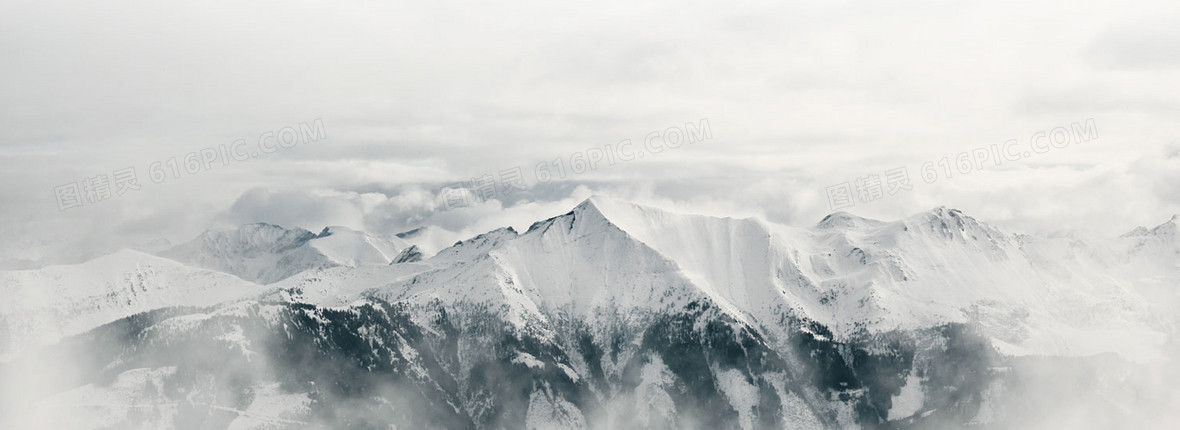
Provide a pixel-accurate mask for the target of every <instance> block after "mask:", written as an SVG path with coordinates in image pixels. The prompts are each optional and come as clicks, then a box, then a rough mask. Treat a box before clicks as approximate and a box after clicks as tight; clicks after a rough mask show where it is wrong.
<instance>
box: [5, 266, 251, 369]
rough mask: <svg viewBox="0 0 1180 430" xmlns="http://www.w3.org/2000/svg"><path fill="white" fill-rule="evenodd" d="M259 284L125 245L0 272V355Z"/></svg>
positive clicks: (235, 294) (217, 299)
mask: <svg viewBox="0 0 1180 430" xmlns="http://www.w3.org/2000/svg"><path fill="white" fill-rule="evenodd" d="M262 289H263V287H262V286H259V285H256V284H253V283H250V282H246V281H243V280H241V279H238V278H236V277H233V276H230V275H226V274H223V273H219V272H214V271H210V270H204V269H199V268H193V267H188V266H185V265H182V264H180V263H177V262H175V261H172V260H168V259H164V258H160V257H156V256H152V255H148V254H144V253H141V252H138V251H132V250H129V249H123V250H120V251H118V252H115V253H114V254H111V255H107V256H104V257H99V258H96V259H94V260H90V261H87V262H85V263H81V264H76V265H59V266H48V267H45V268H42V269H36V270H13V271H0V296H2V297H4V299H3V300H0V356H2V355H3V354H4V353H11V352H15V351H19V350H22V349H25V348H27V347H29V346H32V345H36V344H43V343H52V342H55V341H57V340H58V339H60V338H62V337H63V336H69V335H74V334H78V333H82V332H85V331H87V330H90V329H93V328H95V327H98V326H99V325H102V324H105V323H108V322H111V321H115V320H118V319H120V318H125V317H128V316H131V315H134V314H137V313H140V312H145V311H149V310H152V309H158V308H164V307H172V306H209V305H213V304H216V303H221V302H225V301H227V300H231V299H234V298H239V297H246V296H251V295H257V294H258V293H259V292H260V291H262Z"/></svg>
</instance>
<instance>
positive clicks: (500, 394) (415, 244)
mask: <svg viewBox="0 0 1180 430" xmlns="http://www.w3.org/2000/svg"><path fill="white" fill-rule="evenodd" d="M1178 219H1180V218H1177V217H1173V218H1172V219H1171V220H1168V221H1166V222H1164V223H1163V224H1160V225H1158V226H1154V227H1143V228H1136V229H1134V230H1132V231H1130V232H1128V233H1127V234H1125V235H1122V236H1120V237H1114V238H1106V239H1092V238H1086V237H1083V236H1081V235H1078V234H1067V235H1054V236H1050V237H1045V236H1035V235H1028V234H1020V233H1013V232H1008V231H1004V230H1001V229H998V228H996V227H993V226H990V225H988V224H987V223H985V222H982V221H979V220H976V219H975V218H973V217H971V216H969V215H967V214H964V213H962V212H960V211H958V210H954V209H949V208H945V207H939V208H935V209H932V210H929V211H925V212H920V213H917V214H915V215H912V216H910V217H906V218H904V219H900V220H895V221H877V220H871V219H866V218H861V217H857V216H855V215H852V214H848V213H843V212H837V213H834V214H831V215H829V216H827V217H825V218H823V219H822V220H820V221H819V222H818V223H817V224H816V225H815V226H813V227H790V226H784V225H778V224H773V223H769V222H766V221H763V220H760V219H756V218H719V217H711V216H702V215H689V214H681V213H673V212H668V211H665V210H661V209H656V208H653V207H647V206H641V205H636V204H632V203H628V202H625V201H619V200H614V199H608V198H603V197H593V198H591V199H589V200H586V201H584V202H582V203H581V204H578V205H577V206H576V207H574V208H573V209H572V210H571V211H569V212H568V213H566V214H563V215H560V216H557V217H553V218H550V219H545V220H539V221H537V222H535V223H534V224H532V225H531V226H530V227H529V228H528V229H527V230H525V231H517V230H515V229H513V228H511V227H506V228H501V229H496V230H493V231H489V232H487V233H484V234H481V235H478V236H475V237H470V238H465V239H462V240H459V241H457V242H454V243H453V244H450V245H449V246H447V245H440V244H439V243H440V240H439V237H440V234H441V233H439V232H437V231H435V232H432V231H430V230H431V229H430V228H427V229H423V230H419V231H412V232H407V233H405V234H396V235H389V236H381V235H374V234H371V233H365V232H361V231H355V230H351V229H346V228H341V227H327V228H324V229H323V230H322V231H321V232H319V233H312V232H310V231H307V230H302V229H286V228H283V227H279V226H275V225H269V224H250V225H245V226H242V227H240V228H237V229H223V230H212V231H208V232H205V233H203V234H201V235H200V236H198V237H197V238H195V239H193V240H192V241H190V242H187V243H183V244H180V245H176V246H174V247H171V248H168V249H166V250H163V251H160V252H159V253H158V255H151V254H147V253H142V252H137V251H130V250H123V251H119V252H116V253H114V254H111V255H108V256H104V257H100V258H98V259H95V260H91V261H88V262H86V263H82V264H78V265H60V266H49V267H45V268H42V269H35V270H16V271H5V272H0V280H3V282H0V288H2V289H3V290H4V291H3V292H4V294H5V296H6V297H9V298H11V299H10V300H7V301H5V302H4V304H3V305H2V307H0V354H2V355H0V374H2V375H3V378H4V380H5V381H6V383H5V384H4V385H5V387H4V392H3V397H0V400H2V402H0V405H2V406H0V408H3V410H2V411H0V412H2V413H0V416H3V417H5V418H4V420H5V421H4V422H5V423H7V424H5V425H4V426H5V427H7V426H10V425H11V426H15V427H17V428H162V427H164V428H235V429H237V428H257V429H262V428H265V429H273V428H309V427H310V428H389V427H390V426H396V427H397V428H709V429H712V428H743V429H748V428H806V429H810V428H865V429H873V428H1043V427H1047V426H1048V427H1062V426H1065V427H1070V428H1111V427H1126V426H1133V427H1140V428H1169V424H1170V423H1173V422H1175V421H1173V419H1174V417H1173V416H1171V415H1169V414H1170V412H1168V411H1169V410H1170V409H1171V406H1172V405H1174V404H1175V402H1176V398H1175V396H1174V394H1173V391H1174V389H1172V386H1173V385H1172V382H1174V381H1176V380H1177V379H1176V378H1175V376H1176V375H1175V372H1174V371H1173V370H1171V369H1172V368H1173V367H1174V366H1173V364H1174V359H1175V358H1176V357H1177V354H1176V353H1177V351H1176V347H1175V342H1174V341H1173V336H1174V333H1175V328H1176V318H1177V317H1176V315H1177V312H1176V311H1177V310H1180V303H1178V302H1177V295H1176V291H1175V287H1176V285H1180V284H1178V281H1180V238H1178V237H1177V234H1176V232H1177V225H1178ZM444 243H445V242H444Z"/></svg>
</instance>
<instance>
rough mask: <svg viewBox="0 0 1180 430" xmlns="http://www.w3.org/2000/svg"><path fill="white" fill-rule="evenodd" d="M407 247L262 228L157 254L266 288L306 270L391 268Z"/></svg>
mask: <svg viewBox="0 0 1180 430" xmlns="http://www.w3.org/2000/svg"><path fill="white" fill-rule="evenodd" d="M405 246H406V244H405V243H401V242H400V240H398V239H396V238H395V239H391V240H386V239H382V238H379V237H377V236H373V235H370V234H368V233H364V232H359V231H355V230H351V229H348V228H345V227H327V228H324V229H323V231H321V232H320V234H318V235H317V234H312V233H311V232H309V231H307V230H303V229H298V228H297V229H286V228H283V227H279V226H276V225H270V224H261V223H260V224H248V225H244V226H241V227H239V228H236V229H228V230H209V231H206V232H204V233H202V234H201V235H200V236H198V237H197V238H196V239H194V240H192V241H190V242H188V243H185V244H181V245H178V246H176V247H174V248H171V249H169V250H166V251H164V252H162V253H160V255H161V256H163V257H166V258H170V259H173V260H176V261H179V262H182V263H185V264H188V265H192V266H196V267H203V268H207V269H212V270H217V271H222V272H225V273H229V274H233V275H235V276H238V277H240V278H242V279H246V280H249V281H253V282H258V283H261V284H270V283H273V282H276V281H279V280H282V279H284V278H287V277H289V276H291V275H294V274H296V273H299V272H302V271H305V270H309V269H317V268H325V267H335V266H348V267H356V266H364V265H375V264H389V262H390V261H391V260H392V259H393V257H394V256H396V255H397V254H398V252H400V251H401V249H402V248H404V247H405Z"/></svg>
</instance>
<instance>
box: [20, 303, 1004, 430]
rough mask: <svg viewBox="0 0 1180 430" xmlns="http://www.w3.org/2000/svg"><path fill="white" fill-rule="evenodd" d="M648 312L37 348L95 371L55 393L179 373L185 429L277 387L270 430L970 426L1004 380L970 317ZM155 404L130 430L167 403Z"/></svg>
mask: <svg viewBox="0 0 1180 430" xmlns="http://www.w3.org/2000/svg"><path fill="white" fill-rule="evenodd" d="M186 321H187V322H186ZM644 321H646V322H645V323H643V324H641V325H640V326H620V327H615V328H611V329H609V330H604V329H603V328H601V327H590V326H587V325H585V324H582V323H579V322H577V321H566V322H561V323H558V324H556V325H558V326H559V327H557V329H556V330H551V331H540V332H536V333H533V332H531V331H529V330H520V329H517V328H515V327H513V326H511V325H510V324H508V323H506V322H504V321H501V320H500V319H499V318H497V317H496V316H494V315H493V314H491V313H486V312H482V311H480V310H465V311H463V313H459V311H456V310H454V309H450V308H448V307H445V306H442V305H441V304H434V305H430V306H418V307H411V306H409V305H405V304H401V303H387V302H383V301H380V300H373V301H371V302H369V303H367V304H363V305H356V306H352V307H348V308H343V309H336V308H319V307H315V306H311V305H305V304H293V303H248V304H245V305H241V304H239V305H238V307H237V308H236V309H235V311H234V312H213V310H208V309H206V310H200V309H185V308H172V309H164V310H159V311H153V312H148V313H145V314H139V315H135V316H132V317H129V318H126V319H123V320H120V321H117V322H114V323H111V324H108V325H106V326H103V327H100V328H98V329H96V330H93V331H91V332H88V333H86V334H83V335H80V336H77V337H74V338H70V339H68V340H67V341H66V342H63V343H62V344H60V345H57V346H55V347H53V348H51V349H48V350H46V351H43V355H42V357H58V358H62V357H77V356H79V354H83V355H82V356H84V357H85V358H86V359H85V360H83V364H82V367H83V369H82V371H80V372H77V374H79V375H86V376H84V377H81V378H78V379H71V380H65V381H59V382H58V384H57V385H55V386H53V387H52V388H51V389H49V390H48V392H54V391H60V390H64V389H68V388H71V387H76V386H80V385H83V384H88V383H91V384H96V385H98V386H103V385H104V384H110V383H111V381H112V380H113V379H114V378H115V377H116V376H118V375H119V374H120V373H122V372H124V371H127V370H130V369H137V368H161V367H170V368H174V369H175V371H173V372H171V373H170V374H168V375H167V376H166V377H165V378H164V379H163V380H162V382H161V384H160V387H159V389H158V390H157V393H156V395H157V397H158V400H159V402H160V403H161V404H163V403H170V404H176V405H177V407H176V413H175V414H174V415H172V416H171V417H172V418H171V423H172V425H173V426H175V427H177V428H225V427H226V426H227V425H228V424H229V423H230V421H232V420H233V419H235V418H237V417H238V414H239V413H241V412H240V411H244V410H246V409H247V408H248V407H249V406H250V404H251V403H252V402H253V401H254V400H255V397H256V394H257V393H256V390H258V387H260V386H261V385H264V384H276V383H277V384H278V387H279V389H280V391H282V392H285V393H303V394H305V395H306V398H307V399H308V403H307V406H306V409H305V410H304V411H303V413H302V414H301V415H300V416H298V417H290V419H289V420H288V422H279V421H276V422H275V423H273V427H272V428H307V427H309V426H310V427H313V428H388V427H389V425H390V424H396V425H397V426H398V427H399V428H446V429H456V428H472V429H481V428H524V427H527V426H529V425H530V424H535V422H536V421H537V420H543V421H544V422H548V423H551V424H557V425H561V426H568V427H591V428H668V429H673V428H675V429H680V428H701V429H725V428H782V427H784V426H790V425H792V424H795V425H801V426H804V427H826V428H841V427H848V426H850V425H859V426H861V427H862V428H946V427H948V426H950V427H954V426H958V425H962V424H964V423H967V422H969V421H971V419H972V418H973V417H974V416H975V415H976V414H977V412H978V409H979V407H980V402H981V401H982V397H981V396H982V393H983V392H984V390H986V389H987V387H988V386H989V384H991V383H992V382H993V381H994V380H995V379H996V375H994V374H992V373H991V370H990V369H992V368H993V367H995V366H996V363H997V361H998V358H997V357H996V355H995V354H994V353H993V352H992V351H991V348H990V347H989V346H988V344H987V342H986V341H985V340H984V339H983V338H981V337H980V336H979V335H978V334H976V333H974V332H973V330H972V329H971V328H970V327H967V326H962V325H947V326H943V327H939V328H937V329H931V330H927V331H922V332H904V333H903V332H897V333H888V334H884V335H877V336H872V337H869V336H865V338H864V339H863V340H858V341H856V342H851V343H838V342H832V341H829V340H827V339H830V333H829V332H828V331H827V329H826V328H824V327H823V326H820V325H817V324H814V323H804V322H792V324H798V325H799V327H800V328H801V329H800V330H798V331H797V332H796V333H797V334H796V335H795V336H793V337H792V338H791V339H788V340H786V341H785V345H782V346H778V347H776V346H773V345H771V343H770V342H768V340H767V339H764V338H763V337H762V336H761V335H760V334H759V333H758V331H756V330H754V329H752V328H751V327H748V326H746V325H744V324H740V323H738V322H736V321H733V320H732V319H730V318H728V317H727V316H725V315H724V314H721V313H718V312H716V311H715V310H714V309H712V308H711V307H710V305H709V304H708V303H695V302H694V303H693V304H692V305H690V306H688V307H687V308H686V309H683V310H682V311H681V312H679V313H676V314H671V315H652V316H650V318H647V319H644ZM179 322H184V324H180V323H179ZM803 324H807V326H806V330H803V329H802V328H803ZM227 339H231V340H232V341H227ZM29 359H30V360H33V359H36V358H32V357H30V358H29ZM71 365H77V363H72V364H71ZM21 366H22V363H20V362H16V363H10V364H9V365H7V366H5V368H4V369H3V371H18V370H19V368H20V367H21ZM911 372H916V374H917V376H920V377H921V379H922V380H923V381H924V383H923V392H924V397H925V399H924V403H923V406H922V408H921V409H920V410H918V411H917V413H915V414H914V415H913V416H912V417H907V418H905V419H900V420H895V421H888V420H887V417H888V412H889V410H890V409H891V407H892V405H891V399H892V398H893V396H895V395H897V394H898V393H899V392H900V390H901V389H902V386H903V385H905V383H906V380H907V376H909V375H910V373H911ZM792 399H795V400H794V401H792ZM5 404H9V405H12V404H14V403H12V402H5ZM153 411H156V410H155V409H151V408H147V409H145V410H144V411H142V412H141V413H139V414H138V415H135V416H138V417H139V418H134V416H133V418H129V420H130V421H129V422H127V423H125V424H126V426H127V427H132V428H134V427H136V424H137V422H135V421H134V420H135V419H141V420H143V421H142V422H149V421H150V420H152V419H158V418H159V417H158V416H155V415H153V414H159V413H163V412H161V411H156V412H153ZM799 417H804V421H800V422H794V423H793V422H792V421H793V420H797V419H799Z"/></svg>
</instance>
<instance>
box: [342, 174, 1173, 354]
mask: <svg viewBox="0 0 1180 430" xmlns="http://www.w3.org/2000/svg"><path fill="white" fill-rule="evenodd" d="M1152 231H1156V232H1157V233H1155V234H1152V236H1151V237H1150V238H1149V239H1141V240H1140V239H1137V240H1140V241H1143V242H1146V243H1148V245H1125V246H1127V247H1129V248H1130V249H1132V251H1129V252H1130V253H1129V254H1128V253H1125V252H1121V251H1110V252H1105V253H1104V252H1103V251H1102V250H1103V249H1105V248H1111V247H1115V245H1117V244H1112V243H1111V242H1109V241H1105V242H1100V243H1096V244H1093V245H1092V247H1088V249H1092V250H1091V251H1086V252H1074V253H1072V254H1068V255H1067V254H1062V252H1063V251H1062V246H1063V245H1062V244H1061V239H1050V238H1036V237H1032V236H1020V235H1014V234H1009V233H1006V232H1003V231H1000V230H999V229H997V228H995V227H992V226H989V225H987V224H984V223H981V222H979V221H977V220H975V219H974V218H972V217H970V216H967V215H965V214H962V213H961V212H959V211H957V210H953V209H947V208H936V209H933V210H931V211H927V212H923V213H919V214H916V215H914V216H911V217H908V218H905V219H902V220H898V221H893V222H881V221H874V220H868V219H863V218H858V217H855V216H852V215H849V214H843V213H837V214H833V215H832V216H829V217H827V218H825V220H823V221H821V223H820V224H819V225H817V226H816V227H814V228H794V227H786V226H781V225H774V224H769V223H766V222H764V221H761V220H757V219H733V218H716V217H707V216H699V215H684V214H675V213H669V212H666V211H662V210H659V209H654V208H649V207H643V206H639V205H634V204H630V203H625V202H619V201H613V200H609V199H603V198H597V197H596V198H592V199H590V200H587V201H586V202H584V203H582V204H580V205H579V206H578V207H576V208H575V209H574V210H573V211H571V212H570V213H569V214H566V215H563V216H560V217H556V218H554V219H550V220H546V221H543V222H539V223H537V224H535V225H534V226H533V228H531V229H530V230H529V231H528V232H526V233H524V234H522V235H520V236H519V237H510V236H505V237H501V238H500V240H498V241H495V243H494V245H489V244H484V245H483V247H482V248H480V247H478V246H475V245H473V244H472V243H468V242H465V243H463V244H460V245H457V246H455V247H452V248H448V249H446V250H443V251H441V252H440V253H439V256H438V257H435V258H432V259H427V260H425V261H423V262H421V263H414V265H412V266H409V267H403V268H401V269H398V270H395V272H397V274H396V275H390V276H385V277H379V278H380V279H379V280H372V281H370V282H368V283H366V284H365V285H364V288H357V287H356V286H355V284H354V286H353V287H352V288H350V289H349V290H348V291H347V292H342V291H338V292H337V293H336V294H333V293H331V292H329V291H330V290H331V289H330V288H328V289H321V292H323V293H325V294H326V296H332V297H334V298H335V299H334V301H333V303H347V302H348V301H349V300H352V299H356V298H359V297H361V296H362V295H363V294H361V295H356V296H353V297H351V298H341V296H348V295H349V294H354V295H355V294H357V293H358V291H365V290H368V289H370V288H374V289H375V290H374V291H370V292H369V293H372V294H375V296H376V297H380V298H382V299H386V300H392V301H397V300H410V301H414V302H420V303H425V302H429V301H432V300H441V301H442V302H444V303H457V302H464V303H481V304H483V305H485V306H487V307H490V308H493V309H500V310H502V311H503V312H505V314H504V316H505V317H507V318H508V319H511V320H513V321H516V322H517V323H521V324H523V323H524V322H525V321H527V320H529V319H536V320H539V321H544V320H545V319H546V318H549V317H551V316H553V315H576V316H586V315H597V314H601V313H604V312H615V311H617V310H628V309H641V310H643V311H644V312H649V313H659V312H665V311H668V310H669V309H675V308H676V307H678V306H683V305H684V304H685V303H688V302H690V301H692V300H697V299H701V298H706V299H707V300H709V301H710V302H711V303H714V304H716V305H717V306H719V307H720V308H721V309H723V310H725V311H726V312H727V313H728V314H730V315H731V316H732V317H734V318H735V319H737V320H739V321H744V322H747V323H750V324H752V325H754V326H756V327H759V328H760V329H761V330H762V331H763V332H764V333H765V334H766V335H769V336H770V337H771V338H772V339H778V340H783V339H785V338H786V336H787V334H788V333H789V331H790V328H789V327H785V326H783V325H782V321H785V320H788V319H791V318H804V319H808V320H812V321H816V322H819V323H821V324H824V325H825V326H827V327H828V328H830V329H831V330H832V331H833V334H834V335H835V336H836V338H837V339H848V338H850V337H853V336H863V335H871V334H873V333H881V332H886V331H891V330H915V329H922V328H927V327H934V326H937V325H940V324H945V323H949V322H973V323H978V324H980V325H981V326H982V327H984V328H985V329H986V330H987V332H988V334H989V335H990V336H991V337H992V339H993V341H994V342H995V344H996V346H997V347H998V348H1001V350H1003V351H1005V352H1007V353H1011V354H1017V355H1023V354H1049V355H1089V354H1096V353H1100V352H1117V353H1119V354H1123V355H1125V356H1128V357H1134V358H1136V359H1142V360H1150V359H1152V358H1157V357H1158V355H1159V353H1160V351H1159V348H1160V346H1161V345H1162V343H1163V342H1164V340H1165V338H1166V335H1165V330H1166V329H1167V327H1166V326H1165V324H1163V323H1162V322H1161V319H1160V315H1161V314H1160V313H1159V312H1160V311H1162V309H1153V306H1152V304H1151V303H1153V302H1152V301H1149V300H1147V299H1146V298H1145V296H1144V294H1143V290H1153V291H1155V290H1159V289H1160V287H1159V286H1158V285H1151V282H1155V283H1157V284H1159V283H1165V282H1167V281H1169V280H1172V279H1175V277H1174V276H1172V275H1167V273H1168V270H1170V269H1174V268H1175V264H1176V263H1175V262H1176V260H1175V259H1170V258H1166V257H1160V256H1159V253H1158V252H1150V253H1148V252H1145V251H1134V249H1142V248H1143V247H1144V246H1155V247H1160V246H1165V245H1166V246H1172V247H1173V248H1169V249H1173V250H1174V249H1175V243H1176V241H1175V239H1174V236H1167V234H1166V232H1167V231H1168V227H1167V224H1165V225H1164V226H1162V227H1158V228H1157V229H1156V230H1152ZM490 234H492V235H495V234H496V233H495V232H493V233H490ZM1119 240H1122V241H1127V240H1128V239H1127V238H1123V239H1119ZM1157 242H1158V243H1157ZM1120 243H1121V242H1120ZM1136 243H1138V242H1136ZM1168 244H1170V245H1168ZM1075 245H1076V244H1075ZM1065 246H1067V247H1068V245H1065ZM1153 249H1154V248H1153ZM1135 252H1138V253H1139V254H1149V255H1150V257H1142V256H1138V255H1136V254H1135ZM460 257H461V258H460ZM387 273H388V272H387ZM1147 274H1156V275H1152V276H1145V275H1147ZM319 282H328V283H331V281H319ZM383 283H385V285H381V284H383ZM325 294H321V296H325Z"/></svg>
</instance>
